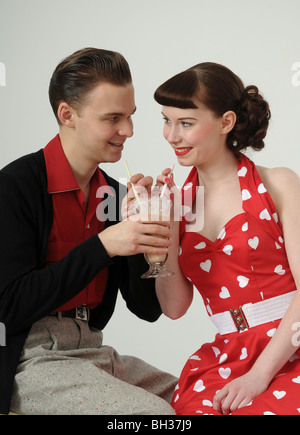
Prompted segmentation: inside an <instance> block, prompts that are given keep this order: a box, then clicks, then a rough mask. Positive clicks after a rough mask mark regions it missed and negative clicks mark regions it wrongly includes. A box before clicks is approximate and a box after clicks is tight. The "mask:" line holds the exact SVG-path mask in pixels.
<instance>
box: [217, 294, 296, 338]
mask: <svg viewBox="0 0 300 435" xmlns="http://www.w3.org/2000/svg"><path fill="white" fill-rule="evenodd" d="M295 294H296V291H293V292H290V293H286V294H284V295H280V296H275V297H274V298H270V299H266V300H265V301H261V302H256V303H254V304H252V303H249V304H245V305H242V306H241V307H239V308H237V309H234V310H228V311H224V313H219V314H215V315H213V316H211V317H210V319H211V320H212V322H213V323H214V324H215V326H216V327H217V329H218V331H219V333H220V335H225V334H231V333H233V332H242V331H245V330H246V329H249V328H254V327H255V326H259V325H263V324H264V323H269V322H274V321H275V320H279V319H282V318H283V317H284V315H285V313H286V312H287V310H288V308H289V306H290V304H291V302H292V299H293V297H294V296H295Z"/></svg>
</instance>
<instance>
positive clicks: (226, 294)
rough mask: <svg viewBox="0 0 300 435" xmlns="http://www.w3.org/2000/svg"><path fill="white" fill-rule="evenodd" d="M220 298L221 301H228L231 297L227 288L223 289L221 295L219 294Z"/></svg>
mask: <svg viewBox="0 0 300 435" xmlns="http://www.w3.org/2000/svg"><path fill="white" fill-rule="evenodd" d="M219 296H220V298H221V299H228V298H230V297H231V295H230V293H229V290H228V288H226V287H222V288H221V293H219Z"/></svg>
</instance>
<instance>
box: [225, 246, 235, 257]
mask: <svg viewBox="0 0 300 435" xmlns="http://www.w3.org/2000/svg"><path fill="white" fill-rule="evenodd" d="M232 251H233V246H232V245H227V246H225V248H224V249H223V252H224V253H225V254H226V255H229V256H230V255H231V253H232Z"/></svg>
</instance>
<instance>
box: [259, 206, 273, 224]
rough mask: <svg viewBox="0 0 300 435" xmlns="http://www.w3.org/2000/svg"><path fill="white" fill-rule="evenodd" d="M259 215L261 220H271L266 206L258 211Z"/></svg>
mask: <svg viewBox="0 0 300 435" xmlns="http://www.w3.org/2000/svg"><path fill="white" fill-rule="evenodd" d="M259 217H260V219H261V220H262V221H263V220H267V221H270V220H271V216H270V213H269V212H268V210H267V209H266V208H265V209H264V210H263V211H262V212H261V213H260V215H259Z"/></svg>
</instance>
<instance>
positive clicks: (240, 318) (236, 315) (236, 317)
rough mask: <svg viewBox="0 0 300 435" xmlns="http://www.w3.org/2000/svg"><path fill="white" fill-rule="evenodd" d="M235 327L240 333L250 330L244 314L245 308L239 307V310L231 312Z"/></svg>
mask: <svg viewBox="0 0 300 435" xmlns="http://www.w3.org/2000/svg"><path fill="white" fill-rule="evenodd" d="M229 311H230V313H231V316H232V318H233V321H234V323H235V326H236V327H237V330H238V332H243V331H245V330H246V329H249V325H248V323H247V320H246V318H245V315H244V313H243V307H239V309H234V310H229Z"/></svg>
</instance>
